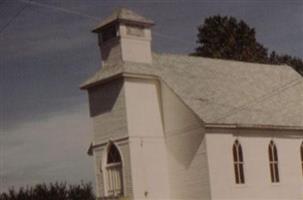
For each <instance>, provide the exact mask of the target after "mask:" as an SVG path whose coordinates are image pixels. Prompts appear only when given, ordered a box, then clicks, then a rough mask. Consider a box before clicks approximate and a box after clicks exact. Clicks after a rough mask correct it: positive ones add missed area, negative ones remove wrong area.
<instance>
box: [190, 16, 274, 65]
mask: <svg viewBox="0 0 303 200" xmlns="http://www.w3.org/2000/svg"><path fill="white" fill-rule="evenodd" d="M197 36H198V40H197V43H198V47H197V48H196V51H195V53H194V54H193V55H196V56H205V57H211V58H224V59H231V60H240V61H249V62H260V63H266V62H267V58H268V56H267V49H266V48H264V47H263V46H262V45H261V44H260V43H258V42H257V40H256V33H255V30H254V29H253V28H250V27H249V26H248V25H247V24H246V23H245V22H244V21H242V20H241V21H238V20H237V19H236V18H234V17H226V16H225V17H221V16H220V15H217V16H213V17H208V18H206V19H205V22H204V24H203V25H201V26H199V27H198V35H197Z"/></svg>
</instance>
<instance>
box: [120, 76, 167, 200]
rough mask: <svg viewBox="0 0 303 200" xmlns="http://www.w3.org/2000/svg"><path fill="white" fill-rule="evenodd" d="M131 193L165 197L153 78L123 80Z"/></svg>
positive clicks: (164, 169)
mask: <svg viewBox="0 0 303 200" xmlns="http://www.w3.org/2000/svg"><path fill="white" fill-rule="evenodd" d="M125 100H126V108H127V123H128V133H129V137H130V139H129V140H130V160H131V166H132V169H131V172H132V184H133V194H134V198H135V199H168V198H169V187H168V172H167V157H166V149H165V142H164V137H163V126H162V120H161V119H162V116H161V110H160V102H159V88H158V83H157V81H154V80H143V79H131V78H127V79H126V82H125Z"/></svg>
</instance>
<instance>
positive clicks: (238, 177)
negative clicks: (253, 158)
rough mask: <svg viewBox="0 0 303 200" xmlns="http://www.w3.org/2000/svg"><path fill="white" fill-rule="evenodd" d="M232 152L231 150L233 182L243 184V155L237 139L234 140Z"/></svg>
mask: <svg viewBox="0 0 303 200" xmlns="http://www.w3.org/2000/svg"><path fill="white" fill-rule="evenodd" d="M232 152H233V165H234V176H235V183H236V184H237V185H243V184H245V172H244V156H243V150H242V145H241V143H240V142H239V140H238V139H236V140H235V141H234V144H233V148H232Z"/></svg>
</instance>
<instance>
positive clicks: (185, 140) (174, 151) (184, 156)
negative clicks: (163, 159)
mask: <svg viewBox="0 0 303 200" xmlns="http://www.w3.org/2000/svg"><path fill="white" fill-rule="evenodd" d="M203 131H204V130H203V128H202V127H201V128H193V129H191V130H187V131H185V132H184V133H176V134H174V135H171V136H168V137H167V138H166V139H167V140H166V143H167V148H168V151H169V153H170V154H171V155H172V156H173V157H174V159H175V160H176V161H177V162H178V163H179V164H181V165H182V166H184V167H185V168H186V169H188V168H189V167H190V165H191V163H192V161H193V160H194V158H195V156H196V154H197V151H198V149H199V147H200V146H201V143H202V141H203V140H204V134H201V133H203Z"/></svg>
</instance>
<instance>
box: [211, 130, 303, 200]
mask: <svg viewBox="0 0 303 200" xmlns="http://www.w3.org/2000/svg"><path fill="white" fill-rule="evenodd" d="M207 132H208V133H207V134H206V143H207V153H208V159H209V161H208V163H209V172H210V183H211V194H212V198H213V199H264V200H265V199H285V200H286V199H287V200H290V199H302V197H303V176H302V169H301V166H300V152H299V147H300V144H301V142H302V140H303V137H302V133H299V132H297V133H291V132H289V131H270V130H259V131H257V130H248V129H240V130H235V129H234V130H227V129H225V130H224V129H221V130H219V129H218V130H215V131H214V130H211V131H210V130H209V131H207ZM235 139H238V140H239V141H240V143H241V145H242V149H243V155H244V170H245V171H244V172H245V184H244V185H237V184H235V177H234V168H233V156H232V145H233V142H234V141H235ZM271 139H273V140H274V142H275V143H276V145H277V149H278V158H279V174H280V183H271V178H270V169H269V161H268V144H269V142H270V140H271Z"/></svg>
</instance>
